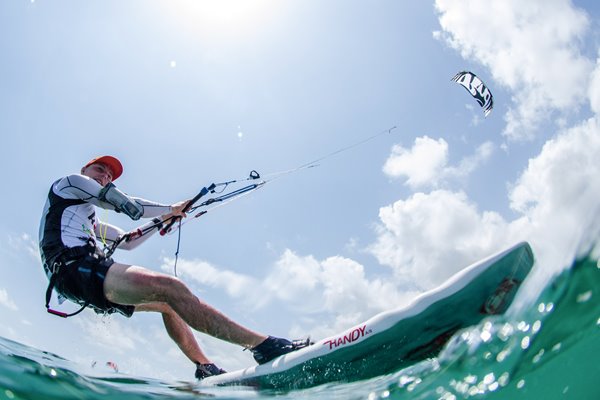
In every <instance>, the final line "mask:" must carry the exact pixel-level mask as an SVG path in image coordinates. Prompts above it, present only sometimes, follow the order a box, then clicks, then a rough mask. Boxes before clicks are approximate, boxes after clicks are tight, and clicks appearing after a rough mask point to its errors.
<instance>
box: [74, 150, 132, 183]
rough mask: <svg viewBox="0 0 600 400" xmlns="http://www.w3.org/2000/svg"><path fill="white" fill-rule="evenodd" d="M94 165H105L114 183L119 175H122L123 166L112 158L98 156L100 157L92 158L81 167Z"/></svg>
mask: <svg viewBox="0 0 600 400" xmlns="http://www.w3.org/2000/svg"><path fill="white" fill-rule="evenodd" d="M95 163H102V164H104V165H106V166H107V167H108V168H110V170H111V171H112V180H113V181H116V180H117V178H118V177H120V176H121V174H122V173H123V165H121V161H119V160H117V159H116V158H115V157H113V156H100V157H96V158H93V159H91V160H90V161H89V162H88V163H87V164H85V165H84V166H83V168H85V167H89V166H90V165H92V164H95Z"/></svg>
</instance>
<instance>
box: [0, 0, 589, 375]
mask: <svg viewBox="0 0 600 400" xmlns="http://www.w3.org/2000/svg"><path fill="white" fill-rule="evenodd" d="M599 17H600V5H598V3H597V2H596V1H587V0H586V1H567V0H529V1H527V2H525V3H524V2H522V1H516V0H489V1H486V2H481V1H475V0H466V1H465V0H460V1H459V0H436V1H429V2H428V1H419V2H415V1H404V0H395V1H393V0H378V1H358V0H350V1H348V0H330V1H317V0H286V1H278V0H253V1H242V0H221V1H219V2H209V1H201V0H198V1H192V0H188V1H184V0H170V1H162V0H154V1H141V0H138V1H132V0H128V1H117V0H108V1H97V0H92V1H87V2H77V1H65V0H54V1H47V0H5V1H2V2H0V54H2V60H3V61H2V63H0V113H1V116H2V117H1V118H0V132H2V135H1V139H0V140H1V143H2V149H3V150H4V151H3V156H2V157H1V158H0V170H1V171H2V172H3V176H4V180H5V184H4V189H3V190H2V197H1V199H2V200H1V201H2V208H3V210H4V212H3V213H2V215H3V218H2V219H1V220H0V237H1V238H2V239H3V240H2V241H0V268H1V271H2V274H1V276H2V278H0V336H2V337H5V338H8V339H12V340H16V341H19V342H21V343H24V344H27V345H30V346H34V347H36V348H39V349H42V350H45V351H49V352H52V353H56V354H58V355H61V356H62V357H65V358H67V359H70V360H72V361H74V362H76V363H78V364H80V365H81V366H83V367H89V368H91V365H92V363H93V362H94V361H96V362H97V365H102V364H103V363H105V362H106V361H112V362H114V363H116V364H117V365H118V366H119V369H120V370H121V371H124V372H128V373H131V374H135V375H140V376H145V377H153V378H160V379H180V380H188V381H189V380H192V379H193V372H194V366H193V365H192V364H191V363H190V362H189V361H188V360H187V359H185V357H184V356H183V355H181V354H180V352H179V351H178V349H177V348H176V346H175V345H174V344H173V343H172V342H171V341H170V339H169V338H168V336H167V335H166V333H165V331H164V328H163V327H162V323H161V318H160V316H158V315H156V314H151V313H138V314H135V315H134V316H133V317H132V318H131V319H125V318H123V317H120V316H111V317H100V316H96V315H95V314H94V313H93V312H92V311H89V310H86V311H85V312H84V313H82V314H80V315H79V316H77V317H73V318H69V319H67V320H63V319H61V318H57V317H54V316H52V315H49V314H47V313H46V311H45V309H44V295H45V290H46V285H47V281H46V278H45V276H44V274H43V272H42V267H41V264H40V261H39V252H38V246H37V232H38V226H39V221H40V217H41V212H42V207H43V205H44V202H45V198H46V195H47V192H48V189H49V187H50V184H51V183H52V182H53V181H54V180H56V179H58V178H60V177H62V176H65V175H67V174H70V173H77V172H78V171H79V170H80V169H81V167H82V166H83V165H84V164H85V163H86V162H87V161H88V160H89V159H91V158H93V157H95V156H97V155H102V154H111V155H114V156H116V157H118V158H119V159H120V160H121V161H122V162H123V164H124V168H125V172H124V174H123V176H122V177H121V178H119V180H118V181H117V182H116V184H117V186H118V187H119V188H121V189H122V190H124V191H125V192H127V193H129V194H131V195H135V196H138V197H143V198H146V199H151V200H155V201H160V202H163V203H174V202H177V201H179V200H183V199H186V198H189V197H192V196H193V195H194V194H196V192H198V191H199V190H200V189H201V188H202V187H203V186H206V185H209V184H210V183H212V182H222V181H227V180H231V179H239V178H244V177H246V176H248V174H249V172H250V171H251V170H256V171H258V172H259V173H261V174H262V175H263V176H268V175H269V174H270V173H275V172H278V171H286V170H289V169H294V168H296V167H298V166H301V165H304V164H305V163H307V162H311V161H313V160H316V159H320V158H322V157H324V156H327V155H330V154H332V153H336V152H337V151H339V150H341V149H346V148H348V149H347V150H345V151H342V152H339V153H337V154H335V155H333V156H330V157H325V158H324V159H323V160H321V161H320V162H319V166H318V167H316V168H309V169H303V170H300V171H297V172H295V173H292V174H288V175H285V176H284V177H282V178H281V179H277V180H273V181H271V182H268V183H267V184H266V185H265V186H264V187H263V188H262V189H260V190H258V191H256V192H255V193H253V194H252V195H249V196H245V197H243V198H241V199H239V201H234V202H231V203H230V204H228V205H227V206H224V207H221V208H219V209H216V210H214V211H211V212H210V213H208V214H207V215H205V216H203V217H202V218H201V219H198V220H194V221H192V222H190V223H188V224H186V225H185V226H184V228H183V230H182V235H181V243H180V252H179V260H178V264H177V271H178V276H179V277H180V278H181V279H182V280H183V281H184V282H185V283H186V284H187V285H189V287H190V288H191V289H192V290H193V291H194V293H195V294H196V295H197V296H199V297H200V298H201V299H203V300H204V301H206V302H208V303H209V304H211V305H213V306H215V307H216V308H218V309H220V310H221V311H223V312H225V313H226V314H227V315H228V316H229V317H231V318H233V319H234V320H236V321H237V322H239V323H241V324H243V325H246V326H248V327H249V328H251V329H254V330H256V331H259V332H262V333H265V334H270V335H275V336H282V337H291V338H298V337H304V336H307V335H310V336H311V337H312V338H313V339H315V340H319V339H322V338H324V337H326V336H329V335H332V334H335V333H337V332H340V331H342V330H345V329H346V328H349V327H351V326H353V325H355V324H357V323H360V322H362V321H364V320H366V319H368V318H370V317H371V316H373V315H375V314H377V313H379V312H381V311H384V310H389V309H393V308H396V307H401V306H405V305H407V304H409V303H410V301H411V300H412V299H414V297H415V296H417V295H418V294H419V293H422V292H423V291H426V290H429V289H432V288H434V287H435V286H437V285H439V284H441V283H442V282H443V281H444V280H446V279H447V278H448V277H450V276H451V275H452V274H454V273H455V272H457V271H458V270H460V269H462V268H464V267H466V266H467V265H469V264H471V263H473V262H476V261H477V260H480V259H482V258H483V257H486V256H488V255H490V254H492V253H494V252H497V251H500V250H502V249H503V248H506V247H508V246H510V245H512V244H514V243H516V242H518V241H521V240H527V241H529V242H530V243H531V245H532V247H533V249H534V252H535V254H536V257H537V267H536V269H535V270H534V272H533V274H532V279H531V282H528V283H529V284H528V285H526V286H525V287H524V290H523V291H522V294H521V297H522V298H523V300H521V302H522V303H523V304H525V303H526V301H527V299H528V298H532V297H533V296H534V295H535V293H536V291H539V290H540V288H541V287H543V284H541V285H540V282H545V281H547V280H548V279H549V278H550V277H551V276H552V275H553V274H555V273H556V272H557V271H559V270H560V268H561V267H564V266H565V265H567V264H568V262H569V260H571V259H572V257H573V255H574V254H576V251H577V250H578V249H581V248H582V247H583V244H584V243H586V242H587V241H590V240H594V239H595V238H597V235H594V234H593V229H594V228H595V227H597V226H600V225H598V224H596V223H595V222H597V218H598V207H599V204H600V200H599V199H600V179H598V178H599V177H600V161H599V160H598V155H599V154H600V131H599V125H600V63H599V50H600V29H599V28H600V27H599V21H600V20H599ZM463 70H469V71H472V72H474V73H475V74H477V76H479V77H480V78H481V79H482V80H483V81H484V82H485V84H486V85H487V87H488V88H490V90H491V91H492V93H493V95H494V102H495V106H494V109H493V111H492V113H491V114H490V115H489V116H488V117H484V115H483V111H482V109H481V108H480V107H479V106H478V104H477V103H476V102H475V101H474V99H473V98H472V97H471V96H470V95H469V93H467V92H466V91H465V90H464V89H463V88H462V87H460V86H459V85H458V84H456V83H454V82H451V78H452V77H453V76H454V75H455V74H456V73H457V72H459V71H463ZM393 127H395V129H393V130H391V131H390V132H389V133H388V131H389V130H390V129H391V128H393ZM371 137H373V139H372V140H368V141H366V142H364V143H362V144H360V145H357V146H354V144H357V143H361V142H363V141H365V139H367V138H371ZM99 217H100V218H101V219H103V220H105V221H107V222H110V223H113V224H116V225H119V226H121V227H122V228H123V229H126V230H129V229H133V228H134V227H136V226H137V225H138V224H137V223H135V222H133V221H130V220H128V219H127V218H126V217H123V216H122V215H116V214H114V213H110V212H108V211H99ZM176 246H177V236H176V235H171V236H165V237H160V236H158V235H156V236H155V237H153V238H151V239H149V240H148V241H147V242H146V243H144V244H143V245H142V246H140V247H138V248H137V249H135V250H133V251H130V252H117V253H116V254H115V259H116V260H117V261H120V262H125V263H131V264H136V265H142V266H145V267H147V268H150V269H153V270H156V271H163V272H166V273H173V266H174V255H175V251H176ZM59 308H60V309H62V310H68V311H72V310H74V309H76V307H75V306H74V305H72V304H68V303H65V304H63V305H62V306H60V307H59ZM196 336H197V338H198V340H199V342H200V343H201V345H202V346H203V348H204V349H205V351H206V353H207V354H208V355H209V356H210V357H211V358H212V359H213V360H214V361H215V362H216V363H217V364H219V366H221V367H222V368H225V369H227V370H235V369H239V368H244V367H247V366H251V365H254V361H253V360H252V358H251V354H250V352H248V351H242V349H241V348H240V347H238V346H235V345H232V344H229V343H225V342H222V341H219V340H215V339H213V338H210V337H208V336H206V335H203V334H200V333H198V334H197V335H196Z"/></svg>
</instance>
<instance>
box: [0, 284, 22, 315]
mask: <svg viewBox="0 0 600 400" xmlns="http://www.w3.org/2000/svg"><path fill="white" fill-rule="evenodd" d="M0 306H4V307H6V308H8V309H9V310H12V311H17V310H18V307H17V305H16V304H15V302H14V301H12V300H11V299H10V297H9V296H8V292H7V291H6V289H0Z"/></svg>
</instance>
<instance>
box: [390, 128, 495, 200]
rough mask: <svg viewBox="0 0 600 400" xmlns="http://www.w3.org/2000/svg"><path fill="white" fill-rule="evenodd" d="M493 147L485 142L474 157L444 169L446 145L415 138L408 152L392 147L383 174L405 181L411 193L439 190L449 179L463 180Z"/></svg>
mask: <svg viewBox="0 0 600 400" xmlns="http://www.w3.org/2000/svg"><path fill="white" fill-rule="evenodd" d="M493 150H494V145H493V144H492V143H491V142H485V143H483V144H482V145H480V146H479V147H478V148H477V150H476V151H475V154H474V155H472V156H468V157H465V158H464V159H463V160H461V161H460V163H459V164H458V165H457V166H448V143H447V142H446V141H445V140H444V139H441V138H440V139H438V140H434V139H431V138H429V137H428V136H423V137H418V138H416V139H415V143H414V145H413V147H412V148H411V149H407V148H404V147H402V146H400V145H395V146H394V147H393V148H392V153H391V154H390V156H389V157H388V159H387V160H386V162H385V164H384V166H383V171H384V172H385V173H386V174H387V175H388V176H391V177H394V178H398V177H406V178H407V179H406V184H407V185H408V186H410V187H411V188H412V189H417V188H423V187H434V188H437V187H440V186H443V185H445V184H447V182H448V180H450V179H464V178H466V177H468V175H469V174H470V173H471V172H473V171H474V170H475V169H476V168H477V167H478V166H479V165H481V164H482V163H483V162H485V161H487V160H488V159H489V158H490V156H491V155H492V153H493Z"/></svg>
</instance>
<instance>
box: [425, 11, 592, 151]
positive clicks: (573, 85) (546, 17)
mask: <svg viewBox="0 0 600 400" xmlns="http://www.w3.org/2000/svg"><path fill="white" fill-rule="evenodd" d="M435 6H436V9H437V11H438V12H439V21H440V25H441V27H442V29H443V33H439V32H438V33H436V36H437V37H443V38H444V39H445V40H446V43H448V44H449V45H450V46H451V47H452V48H454V49H456V50H458V51H460V53H461V54H462V56H463V57H464V58H465V59H467V60H469V61H470V62H473V61H474V62H479V63H481V64H483V66H485V67H486V68H488V69H489V71H490V72H491V74H492V76H493V78H494V81H495V82H497V83H498V84H500V85H503V86H505V87H507V88H509V89H510V90H511V91H512V95H513V97H512V100H513V102H514V104H515V107H516V108H514V109H512V108H511V109H509V111H508V113H507V114H506V116H505V118H506V121H507V125H506V128H505V131H504V134H505V135H506V136H507V137H509V138H511V139H527V138H531V137H532V136H533V134H534V131H535V129H536V127H537V125H538V124H539V122H540V120H542V119H545V118H546V117H547V114H548V113H549V112H552V111H553V110H558V111H561V112H568V111H571V110H572V109H573V108H575V107H578V106H579V105H581V104H582V103H583V102H584V101H585V99H586V94H587V93H586V89H587V87H588V80H589V73H590V71H591V68H592V63H591V62H590V60H588V59H586V58H585V57H584V56H582V54H581V51H580V48H579V46H580V43H581V39H582V38H583V37H584V35H585V34H586V32H587V30H588V27H589V19H588V17H587V15H586V14H585V13H584V12H583V11H582V10H579V9H576V8H575V7H573V5H572V3H571V2H570V1H568V0H552V1H548V0H535V1H534V0H531V1H527V2H521V1H518V0H490V1H486V2H481V1H477V0H467V1H463V0H436V3H435ZM483 78H484V80H486V79H485V77H483ZM487 84H488V86H493V82H489V81H487Z"/></svg>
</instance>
